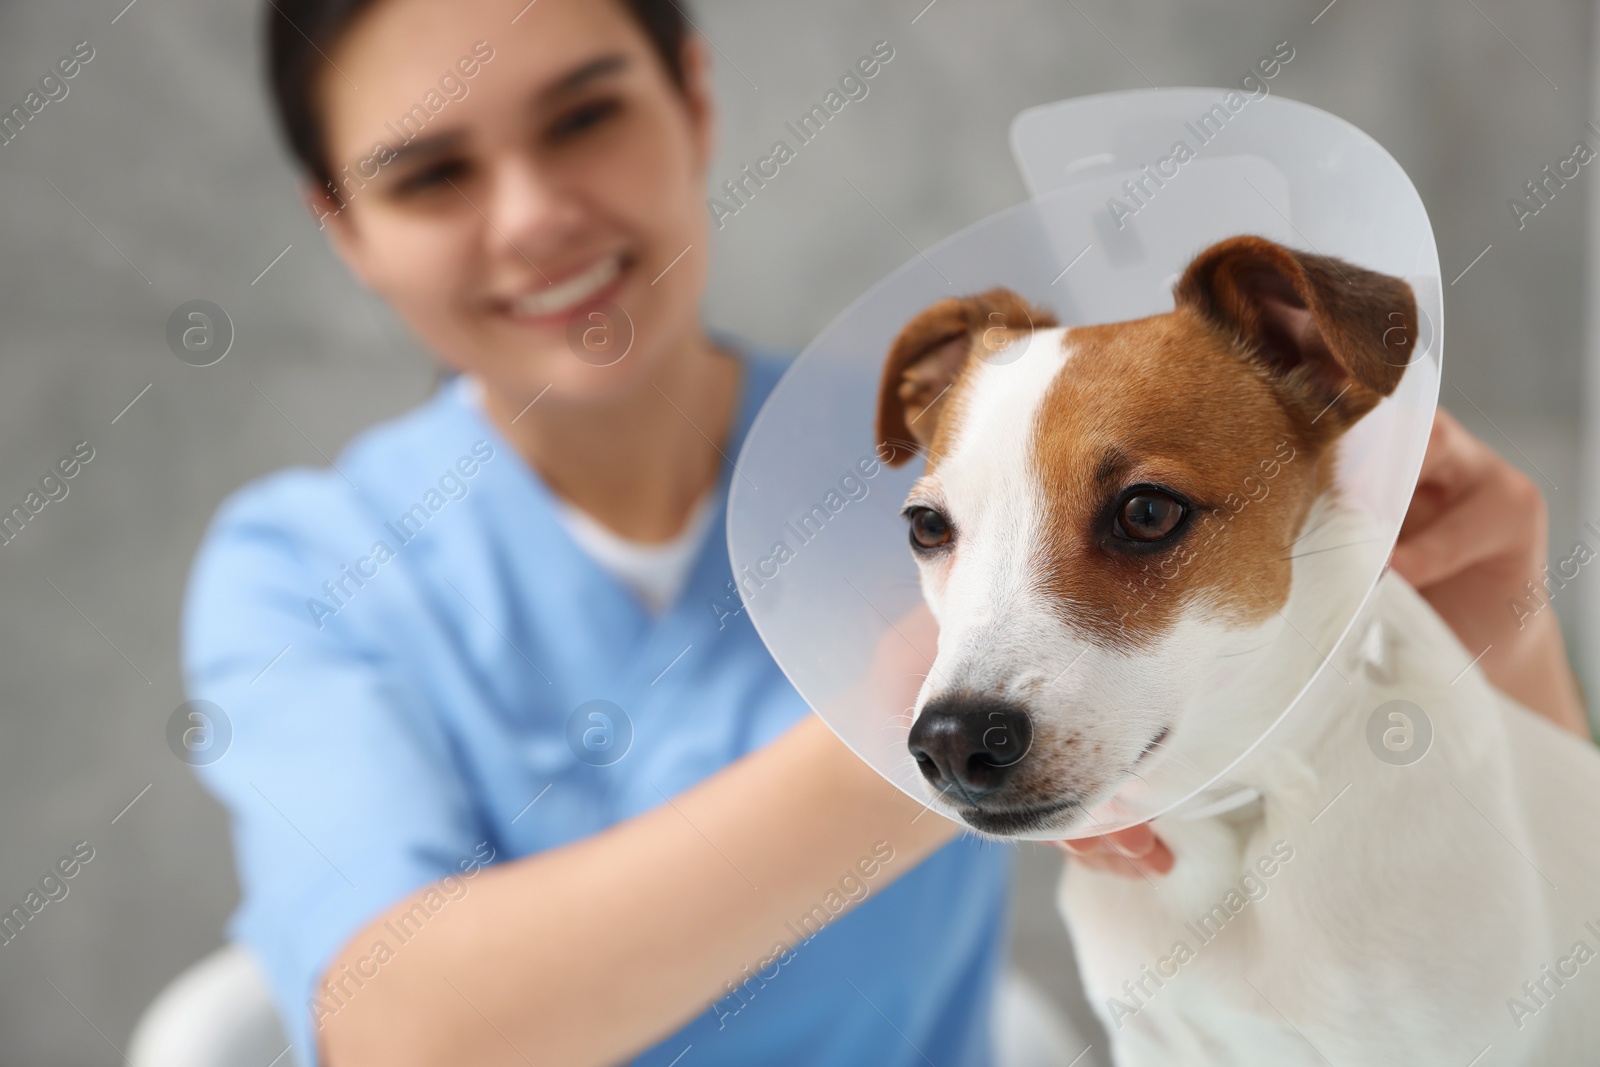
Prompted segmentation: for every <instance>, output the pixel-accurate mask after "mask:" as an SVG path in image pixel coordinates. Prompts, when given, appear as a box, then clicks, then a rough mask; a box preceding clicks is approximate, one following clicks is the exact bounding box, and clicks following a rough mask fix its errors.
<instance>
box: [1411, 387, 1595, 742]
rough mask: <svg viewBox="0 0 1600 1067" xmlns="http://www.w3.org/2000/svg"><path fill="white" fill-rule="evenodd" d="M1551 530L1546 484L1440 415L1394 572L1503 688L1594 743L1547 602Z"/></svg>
mask: <svg viewBox="0 0 1600 1067" xmlns="http://www.w3.org/2000/svg"><path fill="white" fill-rule="evenodd" d="M1549 526H1550V523H1549V514H1548V510H1547V508H1546V506H1545V500H1544V494H1543V493H1541V492H1540V491H1539V487H1538V486H1537V485H1535V484H1534V483H1533V481H1532V480H1531V479H1530V478H1528V476H1527V475H1525V474H1523V473H1522V472H1521V471H1519V470H1517V469H1516V468H1515V467H1513V466H1512V465H1511V464H1510V463H1507V462H1506V461H1505V460H1504V459H1503V458H1501V457H1500V455H1499V454H1498V453H1496V452H1495V451H1494V450H1493V449H1491V448H1490V447H1489V446H1488V445H1486V444H1484V443H1483V442H1482V441H1480V440H1478V439H1477V438H1476V437H1473V436H1472V435H1471V434H1470V433H1468V432H1467V431H1466V430H1465V429H1464V428H1463V427H1462V426H1461V424H1460V423H1459V422H1457V421H1456V420H1455V419H1454V418H1452V417H1451V415H1450V414H1449V412H1447V411H1444V410H1443V409H1440V411H1439V413H1438V415H1437V416H1436V417H1435V418H1434V421H1433V435H1432V437H1430V438H1429V439H1428V451H1427V454H1426V455H1425V456H1424V457H1423V460H1422V474H1421V477H1420V478H1419V479H1418V482H1417V492H1416V495H1415V496H1413V497H1412V499H1411V508H1410V510H1409V511H1407V512H1406V518H1405V522H1404V523H1403V524H1402V525H1401V528H1400V539H1399V543H1398V544H1396V545H1395V550H1394V555H1393V557H1392V558H1391V560H1390V566H1392V567H1393V568H1394V570H1395V572H1396V573H1398V574H1399V575H1400V577H1402V578H1404V579H1405V580H1406V581H1408V582H1410V583H1411V585H1412V586H1413V587H1414V588H1415V589H1416V590H1417V592H1419V593H1421V594H1422V597H1423V599H1424V600H1426V601H1427V602H1428V603H1429V604H1431V605H1433V610H1435V611H1437V612H1438V613H1439V615H1440V617H1441V618H1443V619H1444V621H1445V622H1446V623H1448V624H1449V626H1450V629H1452V630H1454V631H1455V634H1456V637H1458V638H1460V640H1461V643H1462V644H1463V645H1465V646H1466V647H1467V651H1468V652H1469V653H1471V654H1472V655H1479V654H1480V653H1481V655H1482V658H1481V659H1480V660H1479V661H1478V664H1479V666H1481V667H1482V668H1483V672H1484V674H1486V675H1488V677H1489V681H1490V682H1492V683H1493V684H1494V685H1495V687H1496V688H1498V689H1499V690H1500V691H1501V692H1503V693H1505V694H1506V695H1507V696H1510V697H1511V698H1512V699H1514V700H1517V701H1519V702H1520V703H1522V704H1523V705H1525V706H1526V707H1528V708H1529V709H1530V710H1532V711H1535V712H1538V713H1539V714H1540V715H1543V716H1544V717H1545V718H1547V719H1549V720H1550V721H1552V722H1554V723H1556V724H1557V725H1559V726H1561V727H1563V728H1565V729H1567V730H1570V731H1572V732H1573V733H1575V734H1578V735H1579V736H1580V737H1583V738H1588V737H1589V723H1588V716H1587V714H1586V712H1585V709H1584V706H1583V700H1582V698H1581V697H1580V696H1579V694H1578V686H1577V681H1576V679H1575V678H1574V677H1573V674H1572V667H1571V666H1570V665H1569V664H1568V662H1567V650H1566V645H1565V643H1564V642H1563V641H1562V639H1561V624H1560V622H1559V620H1558V619H1557V617H1556V613H1555V610H1554V609H1553V608H1551V607H1549V606H1547V605H1544V599H1545V597H1546V595H1547V594H1546V592H1545V589H1544V576H1545V564H1546V562H1547V560H1548V558H1549V557H1548V546H1547V538H1548V533H1549ZM1529 582H1531V583H1533V588H1534V590H1536V591H1537V592H1538V594H1539V596H1538V599H1535V598H1533V597H1532V596H1530V595H1529V592H1528V583H1529Z"/></svg>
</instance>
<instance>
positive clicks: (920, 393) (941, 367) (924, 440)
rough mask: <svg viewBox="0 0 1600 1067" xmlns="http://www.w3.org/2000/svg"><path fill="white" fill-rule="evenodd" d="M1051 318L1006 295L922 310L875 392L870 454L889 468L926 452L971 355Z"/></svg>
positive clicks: (893, 348)
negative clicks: (874, 429) (875, 441)
mask: <svg viewBox="0 0 1600 1067" xmlns="http://www.w3.org/2000/svg"><path fill="white" fill-rule="evenodd" d="M1054 325H1056V319H1055V316H1054V315H1052V314H1050V313H1049V312H1048V311H1043V310H1041V309H1039V308H1036V307H1034V306H1032V305H1031V304H1029V303H1028V302H1027V301H1026V300H1023V299H1022V297H1020V296H1018V295H1017V294H1016V293H1014V292H1012V291H1011V290H1009V289H990V290H988V291H987V292H983V293H978V294H977V295H975V296H966V297H951V298H949V299H946V300H941V301H939V302H938V303H937V304H934V305H932V306H931V307H929V308H927V309H925V310H923V311H922V312H921V313H920V314H918V315H917V316H916V318H914V319H912V320H911V321H910V322H908V323H906V325H905V326H904V327H903V328H902V329H901V330H900V333H899V335H898V336H896V337H895V339H894V343H893V344H892V345H890V347H889V357H888V359H887V360H886V361H885V362H884V365H883V379H882V382H881V383H880V385H879V389H878V425H877V436H878V442H879V445H878V454H879V455H880V456H883V457H885V461H886V462H887V463H888V464H889V465H890V466H891V467H898V466H901V465H902V464H904V463H905V462H906V461H907V460H909V459H910V458H911V457H912V456H913V455H915V454H916V453H917V452H919V451H922V452H928V453H931V454H936V453H937V450H936V449H934V448H933V443H934V440H935V438H936V437H937V436H938V433H939V429H940V425H941V423H945V424H946V425H945V428H946V430H947V431H948V423H947V422H946V420H944V419H942V418H941V415H942V414H943V413H944V412H946V411H948V410H950V409H951V405H950V402H949V401H950V396H949V395H948V394H950V393H951V391H952V388H953V387H954V386H955V384H956V382H957V380H958V379H959V378H960V377H961V373H962V371H963V370H964V369H965V368H966V366H967V363H968V360H969V357H971V355H972V354H973V353H974V352H986V353H990V354H993V353H996V352H999V351H1001V350H1002V349H1004V348H1005V347H1006V346H1007V345H1009V344H1011V343H1012V342H1013V341H1016V340H1018V339H1019V338H1021V337H1024V336H1026V334H1027V333H1028V332H1030V331H1032V330H1033V329H1035V328H1046V327H1051V326H1054Z"/></svg>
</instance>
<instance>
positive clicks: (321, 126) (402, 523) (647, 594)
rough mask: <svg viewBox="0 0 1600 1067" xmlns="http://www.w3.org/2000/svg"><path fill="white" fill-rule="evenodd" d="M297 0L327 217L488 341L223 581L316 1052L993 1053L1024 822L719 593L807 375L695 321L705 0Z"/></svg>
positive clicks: (202, 576) (217, 535)
mask: <svg viewBox="0 0 1600 1067" xmlns="http://www.w3.org/2000/svg"><path fill="white" fill-rule="evenodd" d="M269 26H270V34H269V36H270V69H271V71H272V79H273V89H274V103H275V105H276V107H277V109H278V113H279V116H280V118H281V119H282V122H283V125H284V128H285V130H286V132H287V135H288V140H289V142H290V145H291V147H292V148H293V150H294V152H295V154H296V156H297V157H298V159H299V161H300V163H301V164H302V165H303V166H304V167H305V169H306V172H307V174H308V176H309V178H310V180H309V181H308V183H307V184H308V188H309V194H308V199H309V204H310V207H311V210H312V211H313V213H314V214H315V215H316V216H317V217H318V218H319V219H320V220H321V223H322V225H323V226H324V227H325V228H326V229H327V231H328V233H329V237H330V239H331V240H332V241H333V243H334V245H335V247H336V248H337V249H338V251H339V254H340V255H341V256H342V257H343V258H344V260H345V262H346V263H347V264H348V265H349V266H350V268H351V269H352V270H353V271H354V272H355V273H356V274H357V275H358V277H359V278H360V279H361V280H362V282H363V283H364V284H365V285H367V286H368V287H370V288H371V289H373V290H374V291H376V292H377V293H379V294H380V295H381V296H383V297H384V298H385V299H386V300H388V301H389V302H390V304H391V305H392V306H393V307H394V308H395V310H396V311H397V312H398V313H399V314H400V316H401V317H402V318H403V319H404V320H405V321H406V322H407V324H408V325H409V326H410V327H411V328H412V330H413V331H414V332H415V333H416V334H417V335H418V336H419V337H420V338H421V339H422V340H423V341H424V342H425V343H426V344H427V345H428V346H429V347H430V348H432V349H433V350H434V351H435V352H436V353H437V354H438V357H439V358H440V360H441V361H442V362H443V363H444V364H445V365H446V366H447V367H449V368H451V369H452V370H454V371H457V372H459V375H458V376H457V377H454V378H452V379H451V380H449V381H447V382H446V383H445V384H444V385H443V386H442V387H441V388H440V389H439V391H438V392H437V393H436V394H435V396H434V397H433V398H432V399H430V400H429V401H428V402H427V403H425V404H424V405H422V406H421V407H420V408H418V409H417V410H415V411H413V412H411V413H409V414H407V415H405V416H403V417H401V418H399V419H396V420H394V421H392V422H389V423H386V424H384V425H381V426H379V427H376V428H374V429H373V430H371V431H368V432H367V433H366V434H364V435H362V436H361V437H359V438H358V439H356V440H355V441H354V442H352V443H351V444H350V446H349V447H348V448H347V449H346V450H345V451H344V452H343V453H341V455H340V457H339V459H338V461H337V463H336V464H335V466H334V469H332V470H326V471H311V470H304V469H300V470H292V471H286V472H282V473H280V474H278V475H275V476H272V477H269V478H266V479H263V480H261V481H259V482H256V483H254V484H252V485H250V486H248V487H246V488H245V489H243V490H241V491H240V492H239V493H237V494H235V495H234V496H233V497H232V498H231V499H230V500H229V501H228V502H227V503H226V504H225V505H224V506H223V508H222V509H221V510H220V511H219V513H218V516H217V518H216V520H215V521H214V524H213V526H212V529H211V530H210V531H209V533H208V535H207V539H206V542H205V544H204V546H203V547H202V550H201V553H200V556H199V558H198V560H197V562H196V565H195V571H194V575H193V578H192V581H191V587H190V591H189V598H188V603H187V608H186V615H185V667H186V673H187V677H188V681H189V686H190V690H191V695H192V696H193V697H194V698H197V699H207V700H211V701H213V702H215V703H216V704H218V705H220V706H221V708H222V709H223V710H224V712H225V713H226V715H227V716H228V717H229V720H230V721H231V724H232V729H233V740H232V746H231V748H230V749H229V751H228V753H227V756H226V758H225V759H223V760H221V761H219V762H217V763H215V764H212V765H211V766H209V767H207V768H204V769H203V771H202V773H203V774H204V776H205V780H206V782H207V784H208V785H209V787H210V788H211V789H212V790H213V791H214V792H215V793H216V794H217V795H218V797H219V798H220V799H221V800H222V801H223V802H224V803H225V804H226V805H227V806H228V807H229V809H230V811H231V814H232V817H233V825H234V837H235V848H236V851H237V854H238V862H239V870H240V878H241V882H242V884H243V886H244V900H243V903H242V905H241V907H240V909H239V912H238V913H237V915H236V916H235V918H234V923H233V927H232V933H233V935H234V936H235V937H236V938H237V939H239V940H241V941H243V942H245V943H246V944H248V945H249V946H250V947H251V948H252V949H253V950H254V951H255V953H256V954H257V955H258V956H259V957H260V958H261V960H262V962H263V963H264V965H265V967H266V970H267V972H268V974H269V977H270V979H271V981H272V984H273V987H274V990H275V992H276V995H277V997H278V1000H279V1004H280V1008H281V1010H282V1012H283V1014H284V1017H285V1020H286V1022H287V1024H288V1025H289V1027H290V1030H291V1033H292V1034H293V1037H294V1040H295V1044H296V1047H297V1052H298V1055H299V1056H300V1058H301V1060H302V1061H303V1062H304V1063H306V1064H308V1065H309V1064H312V1063H316V1062H323V1063H329V1064H335V1065H339V1067H349V1065H356V1064H367V1063H374V1064H377V1063H381V1064H386V1065H394V1064H431V1063H451V1064H459V1063H474V1064H486V1063H502V1062H504V1063H519V1062H538V1063H541V1064H603V1063H612V1062H616V1061H619V1060H626V1059H633V1061H634V1062H637V1063H642V1064H662V1065H667V1064H673V1063H677V1062H682V1063H683V1064H685V1065H688V1064H691V1063H693V1064H723V1063H726V1064H734V1063H740V1064H748V1063H779V1062H782V1063H804V1064H830V1065H834V1064H852V1063H860V1064H873V1065H887V1064H902V1063H903V1064H912V1063H921V1062H924V1061H925V1060H926V1059H928V1058H929V1057H933V1058H935V1059H936V1060H937V1062H941V1063H950V1064H969V1063H986V1062H988V1061H989V1059H990V1052H989V1042H990V1034H989V1031H988V1012H989V1005H990V1000H991V994H992V990H993V985H994V980H995V977H996V974H997V971H998V969H999V966H1000V963H1001V958H1000V953H1001V951H1002V947H1001V942H1002V940H1003V932H1004V928H1005V927H1004V918H1005V916H1004V907H1005V899H1006V892H1007V885H1008V858H1009V850H1008V849H1002V848H998V847H995V846H993V845H987V844H984V843H982V842H978V841H976V840H974V839H972V838H970V837H967V838H963V839H959V840H953V838H954V827H953V826H952V825H951V824H948V823H946V822H945V821H943V820H940V819H935V818H919V816H920V815H921V814H922V808H921V806H920V805H918V804H916V803H915V802H914V801H912V800H910V799H908V798H906V797H904V796H902V795H901V794H899V793H898V792H897V791H895V790H894V789H893V788H892V787H890V786H889V785H887V784H886V783H884V782H883V781H881V780H880V779H879V778H878V777H877V776H876V774H875V773H874V772H872V771H871V770H870V769H869V768H867V767H866V766H865V765H864V764H862V763H860V762H859V761H858V760H856V759H855V758H854V757H853V756H852V755H851V754H850V753H849V752H848V751H847V750H846V749H845V748H844V747H843V745H842V744H840V743H839V742H838V741H837V740H835V739H834V737H833V736H832V735H831V734H830V733H829V732H828V731H827V729H826V728H825V727H823V726H822V725H821V723H820V722H819V721H818V720H817V719H816V718H815V717H813V716H810V715H808V714H807V709H806V707H805V705H804V703H803V702H802V701H801V700H800V698H799V697H798V696H797V695H796V694H795V693H794V692H793V690H792V689H791V688H790V687H789V686H788V684H787V682H786V681H785V680H784V678H783V676H782V674H781V672H780V671H779V670H778V669H777V667H776V666H775V665H774V664H773V663H772V661H771V660H770V658H768V656H767V655H766V653H765V650H764V649H763V648H762V646H761V644H760V642H759V640H758V639H757V637H756V636H755V634H754V631H753V630H752V629H751V628H750V626H749V624H748V621H747V620H746V619H745V618H744V617H743V616H738V617H733V618H729V617H727V616H726V614H725V613H723V612H718V611H716V610H714V609H711V608H710V607H709V605H710V604H711V603H712V602H716V603H718V604H720V603H721V602H722V597H723V595H724V593H725V591H726V582H727V581H728V579H729V577H730V575H729V570H728V561H727V558H726V552H725V548H724V546H723V543H722V539H721V537H720V536H718V535H717V533H716V532H715V531H718V530H720V527H721V523H722V520H723V516H724V501H725V495H726V490H727V486H728V483H729V478H730V475H731V463H730V460H729V457H731V456H733V455H736V453H737V450H738V447H739V444H740V442H741V440H742V438H743V435H744V433H745V431H746V429H747V427H748V426H749V423H750V420H751V418H752V416H753V415H754V412H755V410H756V409H757V407H758V406H759V404H760V401H761V399H762V398H763V397H764V395H765V394H766V391H767V390H768V389H769V388H770V387H771V385H772V384H773V382H774V381H775V379H776V376H777V374H778V372H779V367H778V365H777V364H774V363H772V362H770V361H768V360H766V359H763V358H761V357H759V356H758V355H756V354H755V353H752V352H750V351H748V350H746V349H744V348H743V347H741V346H739V345H736V344H734V343H732V342H731V341H726V340H721V339H715V338H712V337H711V336H710V335H709V334H708V333H707V331H706V329H705V327H704V326H703V324H702V323H701V321H700V318H699V315H698V310H697V305H698V302H699V299H700V297H701V294H702V291H703V289H704V285H705V271H706V260H705V248H706V237H707V215H706V209H705V206H704V196H705V192H704V190H705V186H706V173H707V165H708V162H709V159H710V157H711V153H712V104H711V100H710V96H709V70H708V61H707V55H706V49H705V46H704V45H703V43H702V42H701V41H699V40H698V39H697V38H695V37H694V36H693V35H691V34H689V33H688V32H687V28H688V27H687V23H686V19H685V17H684V15H683V14H682V11H681V9H680V8H679V6H678V5H677V4H675V3H673V2H672V0H660V2H652V0H539V2H537V3H527V2H526V0H456V2H453V3H451V4H448V5H445V4H437V3H430V2H429V0H274V3H273V4H272V5H271V12H270V13H269ZM1446 514H1449V511H1448V509H1447V510H1446ZM1443 522H1444V520H1442V519H1441V520H1439V523H1440V524H1442V523H1443ZM1436 525H1437V524H1436ZM1476 536H1477V531H1475V530H1474V529H1473V528H1470V527H1467V528H1463V529H1458V530H1455V531H1454V540H1455V542H1456V543H1467V542H1470V541H1472V540H1473V539H1474V537H1476ZM1536 543H1537V544H1542V535H1541V537H1540V539H1539V540H1538V541H1537V542H1535V541H1534V540H1527V539H1524V540H1523V541H1521V542H1519V544H1521V545H1522V546H1523V547H1524V548H1526V547H1527V546H1528V545H1533V544H1536ZM1530 551H1531V550H1530ZM1456 607H1457V608H1458V609H1459V610H1458V618H1461V619H1464V618H1467V617H1469V616H1472V615H1473V613H1474V611H1477V614H1478V615H1480V616H1482V615H1485V612H1484V611H1482V610H1479V609H1480V608H1481V605H1472V604H1469V605H1465V606H1461V605H1456ZM1457 625H1458V627H1459V626H1460V625H1461V623H1460V622H1459V621H1458V622H1457ZM1547 628H1548V629H1549V630H1550V631H1551V633H1550V634H1549V635H1548V636H1549V640H1550V641H1553V642H1554V643H1553V645H1552V644H1549V643H1548V642H1547V645H1546V646H1542V647H1547V648H1550V647H1553V648H1554V649H1556V650H1557V654H1558V655H1559V654H1560V652H1559V650H1560V644H1559V633H1556V632H1554V631H1553V623H1551V624H1549V627H1547ZM910 685H914V683H911V682H908V686H910ZM909 693H910V689H909V688H908V700H909ZM691 1050H692V1051H691ZM680 1058H681V1059H680Z"/></svg>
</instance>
